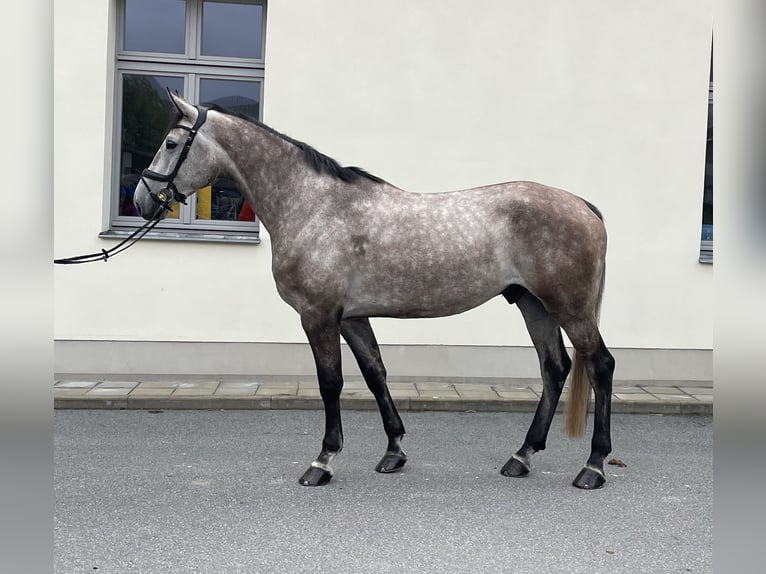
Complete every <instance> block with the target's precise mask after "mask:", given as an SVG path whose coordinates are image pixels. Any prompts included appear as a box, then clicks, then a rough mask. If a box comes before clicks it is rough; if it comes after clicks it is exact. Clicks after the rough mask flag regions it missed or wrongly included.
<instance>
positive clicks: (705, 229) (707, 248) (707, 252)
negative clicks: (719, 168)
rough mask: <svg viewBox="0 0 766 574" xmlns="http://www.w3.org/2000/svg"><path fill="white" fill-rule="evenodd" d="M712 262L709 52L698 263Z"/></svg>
mask: <svg viewBox="0 0 766 574" xmlns="http://www.w3.org/2000/svg"><path fill="white" fill-rule="evenodd" d="M712 262H713V54H712V52H711V54H710V84H709V88H708V98H707V144H706V147H705V183H704V190H703V195H702V237H701V241H700V263H712Z"/></svg>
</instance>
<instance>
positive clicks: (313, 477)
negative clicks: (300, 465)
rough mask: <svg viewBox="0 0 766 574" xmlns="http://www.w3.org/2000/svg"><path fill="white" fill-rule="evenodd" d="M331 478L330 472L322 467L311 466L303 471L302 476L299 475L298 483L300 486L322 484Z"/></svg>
mask: <svg viewBox="0 0 766 574" xmlns="http://www.w3.org/2000/svg"><path fill="white" fill-rule="evenodd" d="M331 478H332V472H330V471H328V470H326V469H324V468H317V467H314V466H311V467H309V469H308V470H307V471H306V472H304V473H303V476H302V477H300V479H299V480H298V483H299V484H300V485H302V486H323V485H325V484H327V483H328V482H330V479H331Z"/></svg>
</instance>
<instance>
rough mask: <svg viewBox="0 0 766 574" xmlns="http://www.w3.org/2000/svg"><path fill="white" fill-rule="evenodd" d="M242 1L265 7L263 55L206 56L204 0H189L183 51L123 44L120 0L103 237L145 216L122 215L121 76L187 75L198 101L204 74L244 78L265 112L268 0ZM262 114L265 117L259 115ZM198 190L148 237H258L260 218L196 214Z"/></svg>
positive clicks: (187, 89) (123, 231) (190, 94)
mask: <svg viewBox="0 0 766 574" xmlns="http://www.w3.org/2000/svg"><path fill="white" fill-rule="evenodd" d="M237 1H238V2H239V3H246V4H255V5H260V6H261V7H262V15H263V17H262V26H263V28H262V30H261V41H262V44H261V58H226V57H219V56H203V55H202V54H201V53H200V52H201V42H200V41H199V40H200V39H201V30H202V2H203V0H186V31H185V35H186V41H185V53H183V54H162V53H154V52H136V51H126V50H123V46H124V39H125V38H124V30H125V2H126V0H117V18H116V25H117V34H116V39H117V49H116V66H115V78H114V81H115V89H114V98H115V106H114V126H115V128H114V131H113V141H112V170H111V179H110V191H109V199H110V201H109V210H110V212H109V230H108V231H106V232H103V233H101V234H100V235H101V236H102V237H122V236H124V235H127V234H129V233H130V232H131V231H132V230H133V229H135V228H136V227H138V226H140V225H143V223H144V220H143V219H142V218H140V217H135V216H124V215H119V207H120V206H119V193H118V190H119V183H120V176H121V174H120V166H121V153H122V103H123V77H124V75H125V74H147V75H165V76H177V77H181V78H183V84H184V94H183V95H184V97H185V99H187V100H188V101H190V102H192V103H197V102H198V95H199V85H200V80H202V79H223V80H226V79H228V80H242V81H253V82H258V83H259V88H260V102H259V104H260V105H259V115H261V116H262V113H263V111H262V110H263V82H264V75H265V73H264V68H265V62H264V58H263V55H264V50H265V45H266V40H265V37H266V9H267V7H266V1H265V0H237ZM259 119H261V118H260V117H259ZM196 206H197V195H196V194H193V195H191V196H190V197H189V199H188V206H184V205H182V206H181V210H180V214H179V218H177V219H170V218H167V219H165V220H163V221H162V222H161V223H160V224H159V225H157V227H155V229H154V230H153V231H152V232H150V233H149V234H148V235H147V236H146V238H147V239H152V238H153V239H171V240H192V241H224V242H239V243H241V242H245V243H258V242H259V230H260V228H259V224H258V220H257V218H256V221H233V220H202V219H196V218H195V214H196Z"/></svg>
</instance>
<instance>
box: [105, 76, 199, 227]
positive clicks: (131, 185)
mask: <svg viewBox="0 0 766 574" xmlns="http://www.w3.org/2000/svg"><path fill="white" fill-rule="evenodd" d="M166 86H167V87H168V88H170V89H171V90H173V91H177V92H178V93H179V94H183V90H184V80H183V78H180V77H177V76H155V75H143V74H124V75H123V76H122V124H121V128H122V132H121V135H122V137H121V141H120V152H121V153H120V189H119V199H120V201H119V210H118V213H119V215H138V214H137V213H136V211H135V208H134V207H133V192H134V191H135V189H136V185H137V183H138V180H139V177H140V176H141V172H142V171H143V170H144V169H146V168H147V167H149V164H150V163H151V162H152V158H153V157H154V154H155V153H157V150H158V149H159V147H160V144H161V143H162V139H163V137H164V135H165V132H166V130H167V128H168V127H169V124H168V122H169V121H170V119H171V118H172V117H173V115H174V112H175V107H174V106H173V103H172V102H171V101H170V98H168V94H167V91H166V89H165V87H166ZM168 217H176V218H177V217H178V210H174V211H173V213H171V214H169V215H168Z"/></svg>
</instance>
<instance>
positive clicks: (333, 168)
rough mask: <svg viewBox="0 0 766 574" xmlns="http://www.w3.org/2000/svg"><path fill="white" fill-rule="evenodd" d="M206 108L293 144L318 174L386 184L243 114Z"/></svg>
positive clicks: (352, 180) (359, 169) (374, 176)
mask: <svg viewBox="0 0 766 574" xmlns="http://www.w3.org/2000/svg"><path fill="white" fill-rule="evenodd" d="M206 107H207V108H208V109H210V110H215V111H216V112H220V113H222V114H226V115H228V116H233V117H236V118H239V119H241V120H245V121H246V122H249V123H251V124H254V125H256V126H258V127H259V128H261V129H262V130H265V131H267V132H268V133H270V134H273V135H275V136H277V137H279V138H281V139H283V140H284V141H286V142H288V143H291V144H292V145H294V146H295V147H297V148H298V149H299V150H301V151H302V152H303V158H304V159H305V160H306V162H307V163H308V164H309V165H310V166H311V167H312V168H313V169H314V171H316V172H317V173H326V174H328V175H331V176H333V177H336V178H338V179H340V180H341V181H345V182H346V183H354V182H355V181H357V180H358V179H360V178H364V179H369V180H370V181H374V182H375V183H384V181H383V180H382V179H380V178H379V177H378V176H376V175H372V174H371V173H369V172H367V171H365V170H363V169H362V168H361V167H356V166H348V167H346V166H342V165H340V164H339V163H338V162H337V161H336V160H334V159H333V158H331V157H330V156H328V155H325V154H323V153H322V152H320V151H319V150H317V149H316V148H314V147H312V146H310V145H309V144H307V143H305V142H302V141H298V140H296V139H293V138H291V137H290V136H287V135H285V134H283V133H281V132H278V131H277V130H275V129H274V128H272V127H270V126H267V125H266V124H264V123H263V122H261V121H258V120H254V119H252V118H249V117H247V116H245V115H243V114H240V113H237V112H233V111H230V110H227V109H225V108H222V107H221V106H219V105H217V104H210V105H207V106H206Z"/></svg>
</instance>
